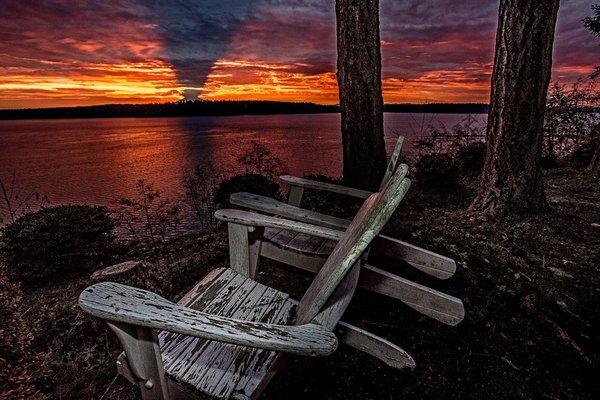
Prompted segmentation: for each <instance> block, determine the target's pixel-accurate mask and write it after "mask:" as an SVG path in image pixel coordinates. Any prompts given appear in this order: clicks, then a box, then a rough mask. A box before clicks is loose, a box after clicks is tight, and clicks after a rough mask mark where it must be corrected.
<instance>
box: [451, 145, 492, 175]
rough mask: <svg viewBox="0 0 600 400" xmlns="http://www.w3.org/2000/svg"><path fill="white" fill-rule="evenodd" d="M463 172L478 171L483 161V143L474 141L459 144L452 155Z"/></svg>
mask: <svg viewBox="0 0 600 400" xmlns="http://www.w3.org/2000/svg"><path fill="white" fill-rule="evenodd" d="M454 157H455V158H456V161H457V162H458V163H459V164H460V167H461V169H462V170H463V171H465V172H479V171H481V169H482V168H483V162H484V161H485V143H483V142H475V143H470V144H467V145H465V146H460V147H459V148H458V149H457V150H456V153H455V155H454Z"/></svg>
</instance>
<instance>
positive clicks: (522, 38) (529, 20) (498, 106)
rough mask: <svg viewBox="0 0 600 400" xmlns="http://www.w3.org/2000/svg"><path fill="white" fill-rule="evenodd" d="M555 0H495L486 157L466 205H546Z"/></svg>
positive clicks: (492, 209)
mask: <svg viewBox="0 0 600 400" xmlns="http://www.w3.org/2000/svg"><path fill="white" fill-rule="evenodd" d="M558 5H559V0H500V11H499V18H498V32H497V34H496V54H495V58H494V72H493V75H492V93H491V101H490V111H489V115H488V123H487V131H486V158H485V164H484V167H483V172H482V175H481V180H480V184H479V190H478V193H477V196H476V198H475V200H474V202H473V204H472V205H471V209H473V210H478V211H483V212H486V213H493V214H495V213H503V212H516V213H522V212H538V211H540V210H542V209H544V208H545V206H546V199H545V196H544V185H543V181H542V171H541V168H540V158H541V155H542V142H543V121H544V111H545V108H546V96H547V92H548V84H549V83H550V73H551V68H552V44H553V41H554V28H555V25H556V15H557V13H558Z"/></svg>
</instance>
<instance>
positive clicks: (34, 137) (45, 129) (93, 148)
mask: <svg viewBox="0 0 600 400" xmlns="http://www.w3.org/2000/svg"><path fill="white" fill-rule="evenodd" d="M485 117H486V116H485V115H476V116H475V118H477V119H478V120H480V121H482V123H483V122H484V121H485ZM339 118H340V117H339V114H316V115H314V114H313V115H269V116H231V117H189V118H118V119H72V120H22V121H0V179H2V180H3V181H4V182H5V183H6V182H7V181H8V180H10V179H11V177H12V174H13V172H14V173H15V174H16V182H17V186H18V188H20V189H21V190H22V191H23V190H36V191H38V192H39V193H41V194H43V195H46V196H48V198H49V200H50V203H51V204H65V203H87V204H95V205H111V204H112V203H113V202H114V200H115V199H118V198H123V197H131V196H133V195H134V193H135V184H136V182H137V181H138V180H139V179H144V180H146V181H147V182H151V183H153V185H154V187H155V188H157V189H159V190H161V191H162V192H163V197H165V198H169V199H173V200H178V199H182V198H183V189H182V179H183V176H184V174H185V171H186V170H190V169H191V168H193V167H194V166H196V165H211V166H213V167H214V168H215V169H216V170H218V171H219V172H221V173H222V174H224V175H233V174H235V173H237V172H241V171H242V170H243V167H242V166H240V165H238V164H237V161H236V159H237V157H238V156H239V155H240V154H242V153H244V152H245V151H246V150H247V149H248V148H249V146H250V143H251V141H253V140H256V141H258V142H260V143H262V144H263V145H264V146H266V147H267V148H268V149H269V150H270V151H271V152H272V153H273V154H274V155H276V156H277V157H279V158H280V159H281V160H283V162H284V163H285V164H286V166H287V170H288V172H289V173H291V174H294V175H304V174H308V173H324V174H328V175H333V176H339V175H340V174H341V157H342V153H341V136H340V132H339V126H340V121H339ZM465 118H466V115H460V114H436V115H432V114H401V113H386V114H385V118H384V120H385V136H386V146H387V149H388V152H389V151H390V149H391V148H392V147H393V145H394V142H395V138H396V137H397V136H398V135H404V136H405V137H406V142H405V143H406V144H405V148H404V151H406V152H411V151H413V146H412V143H413V142H414V140H415V139H416V138H418V137H419V136H420V135H423V134H424V133H426V131H427V126H428V125H430V124H433V123H443V124H445V125H446V126H448V127H450V126H452V125H454V124H456V123H459V122H460V121H462V120H464V119H465Z"/></svg>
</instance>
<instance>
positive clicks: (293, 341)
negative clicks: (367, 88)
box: [79, 171, 414, 399]
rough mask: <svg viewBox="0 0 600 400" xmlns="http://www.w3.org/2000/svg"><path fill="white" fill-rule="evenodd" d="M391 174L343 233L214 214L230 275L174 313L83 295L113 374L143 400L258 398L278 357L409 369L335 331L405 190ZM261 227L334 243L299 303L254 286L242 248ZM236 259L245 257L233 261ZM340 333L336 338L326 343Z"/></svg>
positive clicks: (110, 294) (399, 353) (350, 331)
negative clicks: (116, 343)
mask: <svg viewBox="0 0 600 400" xmlns="http://www.w3.org/2000/svg"><path fill="white" fill-rule="evenodd" d="M400 172H401V173H398V172H397V173H395V174H394V175H393V176H392V178H391V179H390V180H389V181H388V182H387V183H386V185H384V187H383V189H382V191H380V192H377V193H375V194H373V195H371V196H370V197H369V198H368V199H367V200H366V201H365V203H364V204H363V206H362V207H361V209H360V210H359V212H358V214H357V215H356V217H355V218H354V220H353V221H352V222H351V223H350V225H349V226H348V227H347V229H346V230H345V232H340V231H338V230H334V229H330V228H326V227H321V226H315V225H310V224H306V223H302V222H295V221H290V220H285V219H282V218H275V217H269V216H264V215H260V214H256V213H252V212H246V211H240V210H219V211H218V212H217V213H216V216H217V218H219V219H221V220H224V221H227V222H228V223H229V226H230V231H229V232H230V241H231V243H233V244H234V246H232V248H231V249H230V251H231V254H230V258H231V267H232V268H230V269H220V270H215V271H213V272H211V273H210V274H209V275H208V276H206V277H205V278H204V279H203V280H202V281H201V282H199V283H198V284H197V285H196V286H195V287H194V288H193V289H192V290H191V291H190V292H189V293H188V294H186V295H185V296H184V297H183V298H182V299H181V301H180V302H179V303H178V304H175V303H172V302H170V301H168V300H166V299H164V298H162V297H160V296H158V295H156V294H154V293H151V292H148V291H145V290H142V289H136V288H132V287H129V286H125V285H121V284H117V283H111V282H104V283H98V284H95V285H93V286H90V287H88V288H87V289H85V290H84V291H83V292H82V293H81V295H80V297H79V304H80V306H81V308H82V309H83V310H85V311H86V312H88V313H89V314H91V315H93V316H96V317H99V318H102V319H104V320H106V322H107V323H108V324H109V326H110V327H111V328H112V329H113V331H114V332H115V333H116V334H117V336H118V337H119V339H120V342H121V344H122V345H123V347H124V350H125V352H124V354H122V355H121V356H120V357H119V360H118V363H117V365H118V370H119V371H120V373H121V374H123V375H124V376H125V377H126V378H127V379H129V380H130V381H131V382H133V383H136V384H138V385H139V387H140V389H141V392H142V397H143V398H144V399H180V398H197V396H201V394H200V393H204V394H207V395H209V396H212V397H216V398H220V399H253V398H256V397H258V396H259V394H260V393H261V390H262V389H263V388H264V387H265V386H266V384H267V383H268V382H269V380H270V379H271V377H272V376H273V375H274V374H275V372H276V371H277V369H278V368H280V366H281V361H282V356H283V354H284V353H292V354H298V355H305V356H317V355H323V356H324V355H329V354H331V353H333V352H334V351H335V350H336V348H337V344H338V340H340V341H343V342H345V343H348V344H349V345H351V346H354V347H356V348H359V349H362V350H363V351H367V352H369V353H371V354H373V355H375V356H377V357H379V358H381V359H382V360H384V361H386V362H387V363H388V364H389V365H392V366H396V367H401V366H412V365H414V361H413V360H412V358H411V357H410V356H409V355H408V354H406V352H404V351H403V350H402V349H400V348H399V347H397V346H395V345H393V344H391V343H389V342H387V341H385V340H383V339H381V338H378V337H376V336H373V335H370V334H368V333H367V332H364V331H361V330H360V329H358V328H355V327H353V326H351V325H348V324H344V323H342V322H340V318H341V316H342V314H343V313H344V311H345V309H346V307H347V306H348V303H349V302H350V300H351V299H352V296H353V293H354V290H355V288H356V285H357V283H358V279H359V272H360V271H361V268H360V266H361V263H362V259H363V256H364V253H365V251H367V248H368V246H369V243H371V241H372V239H373V238H374V237H375V235H377V234H378V233H379V231H380V229H381V228H382V226H383V225H384V224H385V223H386V221H387V220H388V219H389V217H390V216H391V214H392V213H393V212H394V210H395V209H396V207H397V206H398V204H399V203H400V201H401V199H402V198H403V197H404V194H405V193H406V191H407V189H408V187H409V185H410V181H409V180H408V179H406V178H405V175H406V171H400ZM266 227H272V228H273V227H274V228H278V227H284V228H286V229H288V230H293V231H296V232H300V233H305V234H310V235H313V236H316V237H323V238H327V239H335V240H336V241H337V244H336V246H335V247H334V249H333V250H332V252H331V255H330V256H329V257H328V258H327V261H326V262H325V263H324V265H323V266H322V268H320V271H319V272H318V274H317V276H316V278H315V279H314V280H313V282H312V284H311V285H310V287H309V288H308V290H307V291H306V293H305V294H304V296H303V297H302V299H301V300H300V302H296V301H294V300H292V299H291V298H290V297H289V296H288V295H287V294H285V293H283V292H280V291H278V290H275V289H273V288H270V287H268V286H265V285H262V284H260V283H257V282H256V281H254V280H253V279H252V278H251V277H250V275H251V273H250V270H249V268H248V267H249V263H248V262H247V260H248V258H249V257H254V253H253V251H254V250H252V247H250V248H249V247H248V246H246V247H240V246H237V245H235V244H236V241H240V242H243V243H246V244H247V243H248V242H249V236H252V235H253V234H254V233H256V232H257V231H259V230H262V229H264V228H266ZM240 249H243V251H241V252H238V251H239V250H240ZM336 325H337V326H338V328H337V329H338V337H337V338H336V335H335V334H334V333H333V330H334V328H336Z"/></svg>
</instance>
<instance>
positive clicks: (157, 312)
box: [79, 282, 337, 356]
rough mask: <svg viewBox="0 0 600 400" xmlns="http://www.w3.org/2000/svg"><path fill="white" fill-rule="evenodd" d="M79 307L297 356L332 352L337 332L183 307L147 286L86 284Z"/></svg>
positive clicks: (100, 314)
mask: <svg viewBox="0 0 600 400" xmlns="http://www.w3.org/2000/svg"><path fill="white" fill-rule="evenodd" d="M79 306H80V307H81V308H82V309H83V310H84V311H85V312H87V313H89V314H91V315H93V316H95V317H99V318H102V319H105V320H109V321H113V322H121V323H125V324H129V325H135V326H143V327H147V328H151V329H160V330H165V331H169V332H175V333H180V334H184V335H190V336H195V337H200V338H203V339H207V340H214V341H219V342H224V343H231V344H236V345H240V346H247V347H255V348H261V349H266V350H274V351H281V352H286V353H292V354H299V355H310V356H316V355H328V354H331V353H333V352H334V351H335V349H336V348H337V338H336V336H335V335H334V334H333V333H332V332H331V331H329V330H327V329H326V328H325V327H323V326H321V325H319V324H316V323H308V324H304V325H277V324H267V323H260V322H250V321H242V320H238V319H233V318H227V317H222V316H217V315H212V314H207V313H203V312H200V311H197V310H193V309H191V308H187V307H182V306H179V305H177V304H175V303H172V302H170V301H168V300H167V299H165V298H163V297H161V296H159V295H157V294H155V293H152V292H148V291H146V290H143V289H137V288H133V287H131V286H126V285H121V284H119V283H113V282H102V283H97V284H95V285H92V286H90V287H88V288H87V289H85V290H84V291H83V292H82V293H81V295H80V296H79Z"/></svg>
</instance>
